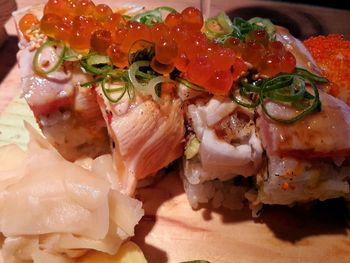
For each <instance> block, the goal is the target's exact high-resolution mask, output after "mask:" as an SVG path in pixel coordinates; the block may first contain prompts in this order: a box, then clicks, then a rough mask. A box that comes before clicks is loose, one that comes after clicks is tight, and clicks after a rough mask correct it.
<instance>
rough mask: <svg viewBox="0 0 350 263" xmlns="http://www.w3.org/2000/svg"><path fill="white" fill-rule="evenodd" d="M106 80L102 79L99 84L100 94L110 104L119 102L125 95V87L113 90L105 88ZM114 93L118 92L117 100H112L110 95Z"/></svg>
mask: <svg viewBox="0 0 350 263" xmlns="http://www.w3.org/2000/svg"><path fill="white" fill-rule="evenodd" d="M107 81H108V79H107V78H104V79H103V80H102V82H101V88H102V92H103V95H105V97H106V98H107V99H108V100H109V101H110V102H112V103H117V102H119V101H120V100H121V99H122V98H123V97H124V95H125V92H126V90H127V86H126V85H125V86H123V87H120V88H114V89H110V88H107V87H106V83H107ZM114 92H119V93H120V94H119V96H118V97H117V98H112V97H111V95H110V93H114Z"/></svg>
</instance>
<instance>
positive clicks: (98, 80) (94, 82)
mask: <svg viewBox="0 0 350 263" xmlns="http://www.w3.org/2000/svg"><path fill="white" fill-rule="evenodd" d="M104 79H105V78H97V79H93V80H91V81H88V82H85V83H83V84H81V85H80V87H83V88H86V87H90V86H91V85H92V84H96V83H99V82H101V81H102V80H104Z"/></svg>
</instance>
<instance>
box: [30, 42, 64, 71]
mask: <svg viewBox="0 0 350 263" xmlns="http://www.w3.org/2000/svg"><path fill="white" fill-rule="evenodd" d="M57 46H61V48H62V51H61V53H60V54H59V55H58V59H57V61H56V63H54V65H53V66H52V67H50V68H49V69H47V70H44V69H43V68H42V66H40V65H39V57H40V55H41V54H42V52H43V50H44V49H45V48H49V47H52V48H55V47H57ZM66 50H67V47H66V46H65V45H64V43H63V42H57V41H52V40H48V41H46V42H45V43H44V44H42V45H41V46H40V47H39V48H38V50H37V51H36V52H35V54H34V59H33V68H34V70H35V72H36V73H38V74H40V75H48V74H50V73H52V72H54V71H56V70H57V69H58V68H59V67H60V66H61V65H62V62H63V58H64V57H65V53H66Z"/></svg>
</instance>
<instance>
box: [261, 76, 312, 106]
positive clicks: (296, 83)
mask: <svg viewBox="0 0 350 263" xmlns="http://www.w3.org/2000/svg"><path fill="white" fill-rule="evenodd" d="M291 86H292V88H289V87H287V90H285V89H278V90H275V91H273V92H270V93H268V97H269V98H270V99H272V100H275V101H282V102H296V101H300V100H301V99H302V98H303V97H304V94H305V82H304V81H303V80H302V79H300V78H299V77H294V80H293V83H292V85H291ZM296 90H297V91H296ZM281 91H287V92H289V93H292V94H289V95H285V94H282V92H281ZM295 91H296V92H295Z"/></svg>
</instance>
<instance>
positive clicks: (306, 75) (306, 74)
mask: <svg viewBox="0 0 350 263" xmlns="http://www.w3.org/2000/svg"><path fill="white" fill-rule="evenodd" d="M294 72H295V74H297V75H299V76H301V77H304V78H306V79H308V80H311V81H315V82H320V83H328V82H329V80H328V79H326V78H324V77H321V76H317V75H315V74H313V73H311V72H310V71H307V70H306V69H303V68H295V71H294Z"/></svg>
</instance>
